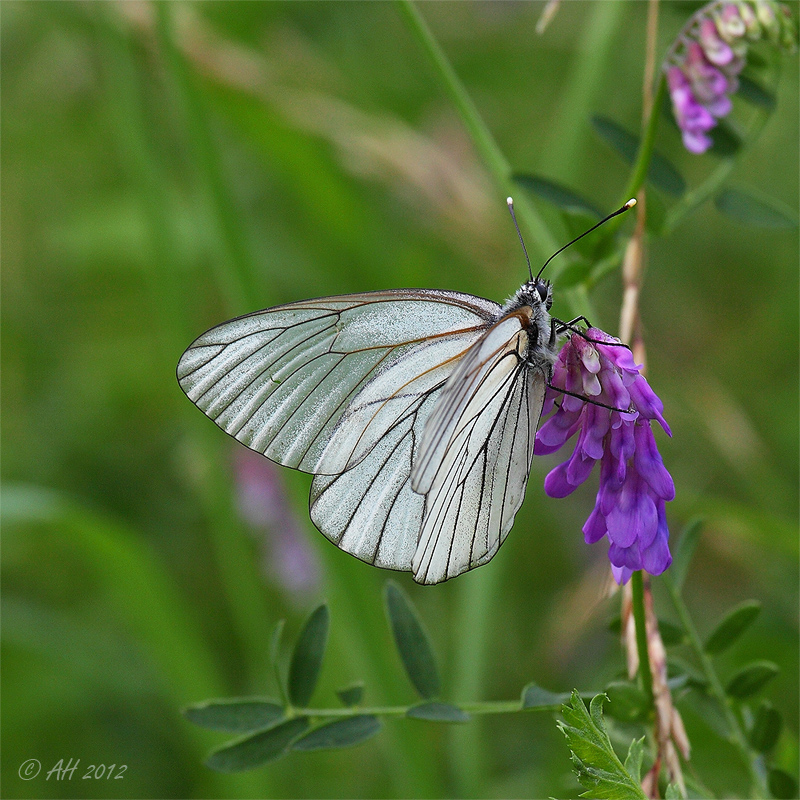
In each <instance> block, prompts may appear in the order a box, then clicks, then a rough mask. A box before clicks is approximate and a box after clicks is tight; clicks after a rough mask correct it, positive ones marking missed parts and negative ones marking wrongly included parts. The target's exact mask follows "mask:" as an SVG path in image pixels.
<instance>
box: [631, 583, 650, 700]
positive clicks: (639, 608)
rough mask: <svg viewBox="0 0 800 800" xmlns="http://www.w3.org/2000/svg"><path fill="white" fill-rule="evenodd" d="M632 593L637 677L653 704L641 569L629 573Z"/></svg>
mask: <svg viewBox="0 0 800 800" xmlns="http://www.w3.org/2000/svg"><path fill="white" fill-rule="evenodd" d="M631 590H632V594H633V619H634V621H635V622H636V650H637V653H638V655H639V679H640V680H641V682H642V689H643V690H644V693H645V695H647V702H648V705H652V704H653V674H652V672H651V671H650V656H649V655H648V652H647V628H646V623H645V609H644V581H643V579H642V571H641V570H636V572H634V573H633V575H631Z"/></svg>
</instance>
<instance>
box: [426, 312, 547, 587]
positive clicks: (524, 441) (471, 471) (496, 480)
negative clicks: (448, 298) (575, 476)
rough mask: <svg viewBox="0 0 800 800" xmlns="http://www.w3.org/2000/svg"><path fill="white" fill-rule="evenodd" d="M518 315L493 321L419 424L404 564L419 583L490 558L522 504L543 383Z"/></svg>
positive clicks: (524, 322)
mask: <svg viewBox="0 0 800 800" xmlns="http://www.w3.org/2000/svg"><path fill="white" fill-rule="evenodd" d="M523 312H524V309H523V310H521V311H520V313H515V314H513V315H509V316H507V317H505V318H503V319H502V320H500V321H499V322H498V323H497V324H496V325H495V326H493V327H492V329H491V330H490V331H489V332H488V333H487V334H486V336H485V337H484V338H483V339H481V340H480V342H478V344H476V345H475V346H474V347H473V348H472V349H471V350H470V352H469V353H468V354H467V355H466V356H465V357H464V358H463V359H462V361H461V363H460V365H459V367H458V369H457V370H456V371H455V372H454V373H453V374H452V375H451V377H450V379H449V380H448V383H447V385H446V387H445V389H444V390H443V391H442V392H441V396H440V398H439V400H438V402H437V404H436V407H435V408H434V410H433V412H432V413H431V416H430V418H429V420H428V423H427V425H426V426H425V431H424V436H423V440H422V443H421V445H420V447H419V453H418V455H417V460H416V462H415V464H414V468H413V471H412V482H413V486H414V488H415V489H416V490H417V491H420V492H424V493H425V506H424V511H423V518H422V528H421V531H420V536H419V541H418V543H417V547H416V549H415V552H414V555H413V557H412V560H411V568H412V571H413V573H414V580H416V581H418V582H420V583H439V582H440V581H444V580H447V579H448V578H453V577H455V576H456V575H460V574H461V573H462V572H465V571H466V570H469V569H472V568H473V567H477V566H479V565H481V564H485V563H486V562H487V561H489V559H491V558H492V556H494V554H495V553H496V552H497V550H498V549H499V547H500V545H501V544H502V543H503V541H504V540H505V537H506V535H507V534H508V531H509V530H510V529H511V526H512V524H513V522H514V516H515V515H516V513H517V511H518V510H519V507H520V505H521V504H522V500H523V497H524V494H525V487H526V484H527V481H528V472H529V470H530V464H531V459H532V457H533V445H534V437H535V435H536V427H537V425H538V423H539V417H540V414H541V409H542V402H543V399H544V391H545V387H546V380H547V376H546V375H545V372H544V369H539V368H535V367H532V366H531V365H530V364H529V363H527V362H526V361H525V360H524V355H525V353H526V350H527V347H528V333H527V327H526V326H527V322H528V320H527V318H526V314H525V313H523Z"/></svg>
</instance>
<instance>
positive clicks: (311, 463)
mask: <svg viewBox="0 0 800 800" xmlns="http://www.w3.org/2000/svg"><path fill="white" fill-rule="evenodd" d="M498 310H499V306H498V305H497V304H495V303H493V302H491V301H489V300H483V299H481V298H478V297H472V296H471V295H466V294H460V293H457V292H443V291H434V290H426V289H414V290H397V291H389V292H374V293H369V294H357V295H345V296H341V297H329V298H321V299H318V300H306V301H302V302H299V303H291V304H288V305H284V306H278V307H276V308H271V309H267V310H266V311H260V312H257V313H255V314H250V315H247V316H244V317H239V318H238V319H234V320H231V321H230V322H226V323H223V324H222V325H219V326H217V327H216V328H212V329H211V330H210V331H208V332H206V333H204V334H203V335H202V336H200V337H199V338H198V339H197V340H196V341H195V342H194V343H193V344H192V345H191V346H190V347H189V348H188V350H187V351H186V352H185V353H184V354H183V356H182V357H181V360H180V362H179V364H178V370H177V374H178V382H179V383H180V385H181V387H182V388H183V390H184V391H185V392H186V394H187V395H188V397H189V399H191V400H192V401H193V402H194V403H195V404H196V405H197V406H198V408H200V409H201V411H203V412H204V413H205V414H206V415H207V416H208V417H210V418H211V419H212V420H214V422H215V423H216V424H217V425H218V426H219V427H220V428H222V430H224V431H225V432H226V433H228V434H230V435H231V436H233V437H234V438H235V439H237V440H238V441H240V442H241V443H242V444H245V445H247V447H249V448H251V449H252V450H255V451H256V452H259V453H262V454H263V455H265V456H267V457H268V458H270V459H272V460H273V461H276V462H278V463H279V464H283V465H285V466H288V467H294V468H296V469H300V470H303V471H305V472H314V473H318V474H319V473H324V472H329V473H330V474H337V473H338V472H341V471H342V470H344V469H347V468H352V467H354V466H355V465H356V464H357V463H358V462H359V460H361V459H363V458H364V457H365V456H366V454H367V453H368V452H369V449H370V448H371V447H373V446H374V445H375V443H376V442H379V441H381V438H382V436H383V435H384V434H385V433H386V431H388V430H390V429H392V428H393V426H395V425H397V424H398V419H399V418H400V417H402V416H403V415H404V414H406V413H407V412H408V410H409V409H410V407H411V406H413V404H414V402H416V400H417V399H418V398H419V396H420V391H422V389H421V388H420V387H421V386H422V384H420V385H419V387H418V388H417V389H412V390H410V391H411V396H408V397H406V396H404V395H403V392H404V390H403V387H404V386H406V385H407V384H408V383H409V380H410V379H412V378H414V377H415V375H414V373H413V372H411V369H416V368H417V367H420V368H422V367H424V369H425V370H426V371H427V372H436V380H437V381H439V382H440V383H441V382H443V381H444V380H445V379H446V377H447V374H449V372H450V371H452V369H454V368H455V363H456V359H457V357H458V356H459V355H460V353H462V352H463V351H464V350H465V349H466V348H467V347H469V346H470V345H471V344H472V342H473V341H475V339H477V337H478V336H480V335H481V333H482V332H483V330H485V328H486V327H487V325H488V324H489V322H490V321H491V320H492V319H494V318H496V317H497V314H498ZM434 345H435V346H434ZM437 347H438V349H437ZM408 357H410V358H411V360H410V361H409V362H406V358H408ZM404 364H405V366H404ZM437 370H438V371H437ZM427 372H426V374H427ZM381 376H383V377H382V378H381ZM378 379H381V380H383V385H382V387H381V388H380V390H379V391H378V392H377V393H376V392H373V396H372V397H367V398H366V400H365V403H362V405H361V406H359V407H358V408H352V409H351V408H350V406H351V401H352V400H353V399H354V398H355V397H356V396H357V395H359V393H360V392H363V391H364V390H365V389H366V388H367V386H368V384H369V383H370V381H376V380H378ZM373 385H374V386H376V385H377V384H373ZM425 389H426V390H430V381H429V385H427V386H426V387H425ZM415 391H416V395H415V394H414V392H415ZM382 401H385V402H383V404H382ZM386 403H388V406H387V405H386ZM404 403H405V407H404ZM373 408H374V409H378V408H381V409H382V412H381V413H380V414H379V416H378V417H376V416H375V414H373V413H371V411H370V409H373ZM417 410H419V409H417ZM345 414H349V415H350V416H351V420H350V423H349V424H348V425H347V426H343V425H342V424H341V423H342V418H343V416H344V415H345ZM359 414H360V416H359ZM359 425H361V426H363V430H360V429H358V427H357V426H359ZM337 430H338V431H339V433H337V434H336V435H337V437H338V439H339V441H340V442H341V443H342V446H341V447H340V446H337V447H329V445H330V443H331V439H332V438H333V436H334V433H335V432H336V431H337ZM362 433H363V434H364V435H363V436H362V435H361V434H362ZM347 443H350V444H351V445H352V447H351V449H350V450H349V451H348V450H346V444H347ZM323 532H324V531H323Z"/></svg>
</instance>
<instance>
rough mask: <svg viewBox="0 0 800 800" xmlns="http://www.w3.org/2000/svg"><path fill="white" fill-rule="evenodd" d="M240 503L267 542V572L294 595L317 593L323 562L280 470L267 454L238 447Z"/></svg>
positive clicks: (237, 490) (249, 521) (262, 540)
mask: <svg viewBox="0 0 800 800" xmlns="http://www.w3.org/2000/svg"><path fill="white" fill-rule="evenodd" d="M234 472H235V475H236V502H237V506H238V509H239V513H240V514H241V516H242V518H243V519H244V520H245V522H247V524H248V525H249V526H250V528H251V529H252V531H253V533H254V534H256V535H257V537H258V539H259V540H260V541H261V542H262V544H263V549H264V554H263V561H264V566H265V571H266V572H267V574H268V575H270V577H271V578H272V579H273V580H274V581H275V582H276V583H278V584H279V585H280V586H281V587H282V588H283V589H284V590H286V591H287V592H289V593H290V594H293V595H301V596H302V595H307V594H310V593H312V592H314V591H315V590H316V589H317V588H318V586H319V582H320V573H321V569H320V565H319V561H318V559H317V557H316V554H315V553H314V550H313V549H312V548H311V547H310V546H309V545H308V543H307V542H306V539H305V537H304V535H303V531H302V530H301V525H300V524H299V523H298V521H297V518H296V516H295V514H294V511H293V510H292V508H291V506H290V505H289V502H288V499H287V497H286V490H285V488H284V486H283V481H282V480H281V476H280V475H279V473H278V470H277V469H276V468H275V466H274V465H273V464H272V462H271V461H268V460H267V459H266V458H264V457H263V456H261V455H259V454H258V453H254V452H252V451H251V450H247V449H245V448H244V447H242V448H239V447H237V448H236V454H235V462H234Z"/></svg>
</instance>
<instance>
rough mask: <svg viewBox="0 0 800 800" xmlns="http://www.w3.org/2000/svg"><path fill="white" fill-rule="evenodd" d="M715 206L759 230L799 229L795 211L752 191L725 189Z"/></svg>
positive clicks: (716, 200)
mask: <svg viewBox="0 0 800 800" xmlns="http://www.w3.org/2000/svg"><path fill="white" fill-rule="evenodd" d="M714 204H715V205H716V207H717V209H718V210H719V211H721V212H722V213H723V214H726V215H727V216H729V217H731V219H734V220H736V221H737V222H744V223H745V224H747V225H752V226H754V227H757V228H796V227H797V213H796V212H795V211H793V210H792V209H791V208H789V207H787V206H786V205H784V204H783V203H779V202H777V201H776V200H773V199H771V198H765V197H761V196H756V195H755V194H754V193H753V192H752V190H746V189H742V188H738V189H734V188H727V189H723V191H721V192H720V193H719V194H718V195H717V197H716V199H715V200H714Z"/></svg>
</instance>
